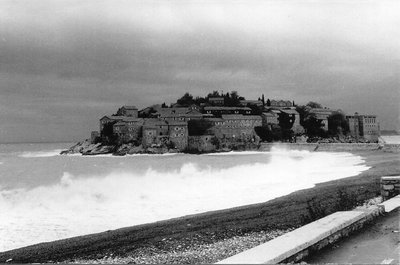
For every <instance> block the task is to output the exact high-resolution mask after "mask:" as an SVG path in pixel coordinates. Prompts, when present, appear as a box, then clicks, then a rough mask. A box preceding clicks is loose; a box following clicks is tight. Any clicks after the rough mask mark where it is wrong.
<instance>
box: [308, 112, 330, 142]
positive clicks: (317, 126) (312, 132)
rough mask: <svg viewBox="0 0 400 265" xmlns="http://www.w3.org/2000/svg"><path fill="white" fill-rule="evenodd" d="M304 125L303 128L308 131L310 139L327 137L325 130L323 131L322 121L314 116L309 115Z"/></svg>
mask: <svg viewBox="0 0 400 265" xmlns="http://www.w3.org/2000/svg"><path fill="white" fill-rule="evenodd" d="M303 124H304V125H303V127H304V129H306V133H307V135H308V136H309V137H316V136H319V137H324V136H326V133H325V131H324V129H322V127H323V124H322V120H318V119H317V117H316V116H315V115H314V114H310V115H308V117H307V118H306V119H305V120H304V122H303Z"/></svg>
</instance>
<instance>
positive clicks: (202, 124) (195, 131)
mask: <svg viewBox="0 0 400 265" xmlns="http://www.w3.org/2000/svg"><path fill="white" fill-rule="evenodd" d="M212 125H213V124H212V122H211V121H208V120H204V119H200V120H189V121H188V130H189V135H190V136H194V135H204V134H206V132H207V130H208V129H210V128H211V127H212Z"/></svg>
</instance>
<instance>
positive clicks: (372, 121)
mask: <svg viewBox="0 0 400 265" xmlns="http://www.w3.org/2000/svg"><path fill="white" fill-rule="evenodd" d="M346 119H347V121H348V123H349V130H350V135H352V136H354V137H355V138H356V139H359V138H363V139H365V140H367V141H370V142H377V141H378V139H379V136H380V125H379V121H378V118H377V116H376V115H362V114H358V113H357V112H356V113H355V114H354V115H347V116H346Z"/></svg>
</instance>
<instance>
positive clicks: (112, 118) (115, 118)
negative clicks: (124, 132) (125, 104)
mask: <svg viewBox="0 0 400 265" xmlns="http://www.w3.org/2000/svg"><path fill="white" fill-rule="evenodd" d="M104 118H107V119H109V120H116V121H119V120H123V119H124V118H126V117H125V116H112V115H106V116H103V117H102V118H101V119H100V120H102V119H104Z"/></svg>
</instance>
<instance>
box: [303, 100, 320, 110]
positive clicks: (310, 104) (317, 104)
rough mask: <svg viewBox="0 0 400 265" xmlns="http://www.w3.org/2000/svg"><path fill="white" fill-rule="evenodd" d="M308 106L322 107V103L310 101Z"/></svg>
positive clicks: (313, 107)
mask: <svg viewBox="0 0 400 265" xmlns="http://www.w3.org/2000/svg"><path fill="white" fill-rule="evenodd" d="M306 106H308V107H310V108H312V109H322V105H321V104H319V103H317V102H314V101H310V102H308V103H307V105H306Z"/></svg>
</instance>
